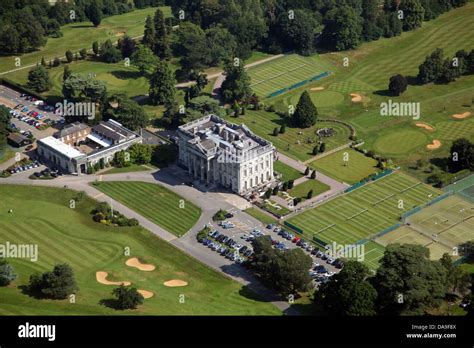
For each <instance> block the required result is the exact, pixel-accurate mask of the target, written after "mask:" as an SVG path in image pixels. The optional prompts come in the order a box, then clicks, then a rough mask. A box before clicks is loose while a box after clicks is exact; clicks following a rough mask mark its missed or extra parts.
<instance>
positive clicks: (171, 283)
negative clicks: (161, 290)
mask: <svg viewBox="0 0 474 348" xmlns="http://www.w3.org/2000/svg"><path fill="white" fill-rule="evenodd" d="M163 285H164V286H168V287H170V288H174V287H177V286H186V285H188V282H185V281H184V280H179V279H172V280H168V281H167V282H164V283H163Z"/></svg>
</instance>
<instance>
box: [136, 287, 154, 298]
mask: <svg viewBox="0 0 474 348" xmlns="http://www.w3.org/2000/svg"><path fill="white" fill-rule="evenodd" d="M137 291H138V293H139V294H140V295H142V296H143V298H144V299H147V298H152V297H153V296H155V294H154V293H152V292H151V291H148V290H143V289H139V290H137Z"/></svg>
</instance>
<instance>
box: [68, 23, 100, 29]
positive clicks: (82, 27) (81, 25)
mask: <svg viewBox="0 0 474 348" xmlns="http://www.w3.org/2000/svg"><path fill="white" fill-rule="evenodd" d="M69 28H72V29H84V28H95V26H94V24H89V25H86V24H78V25H71V26H70V27H69Z"/></svg>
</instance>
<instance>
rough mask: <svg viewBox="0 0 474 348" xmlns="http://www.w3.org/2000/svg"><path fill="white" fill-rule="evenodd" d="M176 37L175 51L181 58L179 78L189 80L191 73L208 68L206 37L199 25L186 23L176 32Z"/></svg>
mask: <svg viewBox="0 0 474 348" xmlns="http://www.w3.org/2000/svg"><path fill="white" fill-rule="evenodd" d="M176 37H177V40H176V42H175V44H174V47H173V50H174V53H175V55H177V56H180V57H181V58H180V60H179V63H180V66H181V71H180V72H179V73H178V77H179V78H180V79H181V78H187V77H188V75H189V73H190V72H191V71H199V70H202V69H203V68H205V67H206V66H207V63H206V60H207V55H208V52H207V47H206V35H205V33H204V30H202V29H201V28H200V27H198V26H197V25H195V24H193V23H189V22H185V23H182V24H180V26H179V28H178V30H176Z"/></svg>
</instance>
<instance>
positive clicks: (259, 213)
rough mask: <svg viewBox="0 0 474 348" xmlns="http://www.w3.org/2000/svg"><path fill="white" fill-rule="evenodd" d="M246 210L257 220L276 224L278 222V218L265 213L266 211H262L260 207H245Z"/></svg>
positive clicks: (266, 223)
mask: <svg viewBox="0 0 474 348" xmlns="http://www.w3.org/2000/svg"><path fill="white" fill-rule="evenodd" d="M245 212H246V213H247V214H249V215H251V216H253V217H254V218H256V219H257V220H259V221H261V222H262V223H263V224H265V225H268V224H274V223H276V222H277V221H276V219H275V218H274V217H272V216H270V215H268V214H265V213H264V212H262V211H260V209H258V208H248V209H245Z"/></svg>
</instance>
